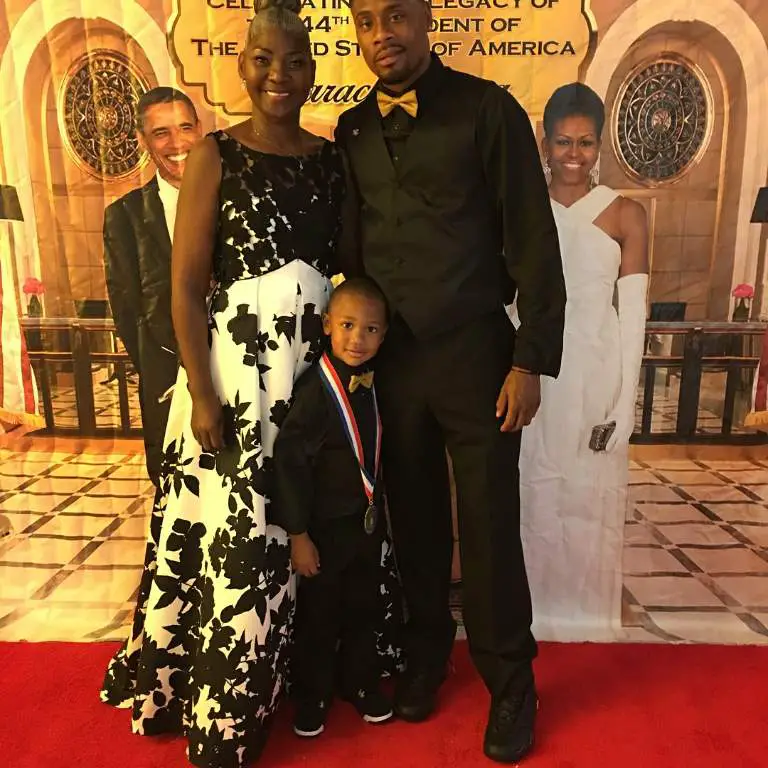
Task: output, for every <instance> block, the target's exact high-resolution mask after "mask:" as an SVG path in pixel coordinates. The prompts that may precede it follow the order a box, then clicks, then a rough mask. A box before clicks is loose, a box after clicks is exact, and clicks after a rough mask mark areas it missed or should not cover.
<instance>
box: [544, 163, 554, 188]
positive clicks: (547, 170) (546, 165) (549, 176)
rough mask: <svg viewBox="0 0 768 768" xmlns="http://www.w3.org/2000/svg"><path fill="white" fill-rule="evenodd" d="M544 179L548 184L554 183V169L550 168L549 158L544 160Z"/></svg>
mask: <svg viewBox="0 0 768 768" xmlns="http://www.w3.org/2000/svg"><path fill="white" fill-rule="evenodd" d="M544 178H545V179H546V180H547V184H549V183H550V182H551V181H552V169H551V168H550V167H549V158H548V157H545V158H544Z"/></svg>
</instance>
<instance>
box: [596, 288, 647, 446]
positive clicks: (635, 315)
mask: <svg viewBox="0 0 768 768" xmlns="http://www.w3.org/2000/svg"><path fill="white" fill-rule="evenodd" d="M616 288H617V291H618V298H619V309H618V314H619V338H620V339H621V344H620V346H621V389H620V391H619V397H618V400H617V401H616V405H615V406H614V407H613V410H612V411H611V413H610V414H609V415H608V418H607V419H606V422H610V421H615V422H616V429H615V430H614V432H613V434H612V435H611V437H610V438H609V439H608V443H607V445H606V448H605V450H606V452H608V453H611V452H613V451H616V450H617V449H619V448H623V447H625V446H626V445H627V444H628V443H629V438H630V437H631V436H632V432H633V431H634V428H635V400H636V398H637V382H638V380H639V378H640V367H641V365H642V362H643V349H644V347H645V316H646V302H647V298H648V275H646V274H634V275H625V276H624V277H620V278H619V279H618V280H617V281H616Z"/></svg>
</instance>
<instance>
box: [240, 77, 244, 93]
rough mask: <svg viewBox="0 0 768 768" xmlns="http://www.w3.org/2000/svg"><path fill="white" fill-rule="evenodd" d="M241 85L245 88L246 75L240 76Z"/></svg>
mask: <svg viewBox="0 0 768 768" xmlns="http://www.w3.org/2000/svg"><path fill="white" fill-rule="evenodd" d="M240 86H241V87H242V89H243V90H245V78H244V77H241V78H240Z"/></svg>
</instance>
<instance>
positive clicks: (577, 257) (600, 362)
mask: <svg viewBox="0 0 768 768" xmlns="http://www.w3.org/2000/svg"><path fill="white" fill-rule="evenodd" d="M617 196H618V193H617V192H615V191H614V190H612V189H609V188H608V187H604V186H598V187H595V188H594V189H592V190H591V191H590V192H589V194H587V195H586V196H585V197H583V198H581V199H580V200H578V201H577V202H576V203H574V204H573V205H571V206H570V207H567V208H566V207H565V206H563V205H560V203H558V202H556V201H554V200H553V201H552V209H553V211H554V215H555V221H556V223H557V230H558V234H559V237H560V247H561V252H562V260H563V272H564V275H565V285H566V291H567V296H568V301H567V304H566V310H565V333H564V339H563V358H562V367H561V373H560V376H559V377H558V378H557V379H556V380H553V379H551V378H546V377H542V380H541V408H540V410H539V412H538V413H537V415H536V417H535V418H534V420H533V422H532V423H531V425H530V426H529V427H527V428H526V429H524V430H523V436H522V448H521V456H520V478H521V489H520V490H521V515H522V537H523V546H524V550H525V558H526V566H527V569H528V576H529V579H530V585H531V592H532V597H533V615H534V622H533V629H534V632H535V634H536V637H537V638H539V639H541V640H557V641H575V640H611V639H616V638H617V637H619V636H620V633H621V583H622V570H621V559H622V544H623V528H624V518H625V509H626V501H627V482H628V456H627V447H626V446H622V447H620V448H617V449H616V452H614V453H610V454H607V453H595V452H593V451H592V450H590V448H589V438H590V433H591V431H592V427H593V426H595V425H596V424H602V423H604V422H605V421H606V417H607V416H608V414H609V413H610V412H611V409H612V408H613V406H614V405H615V403H616V400H617V398H618V395H619V390H620V387H621V344H620V338H619V322H618V316H617V313H616V310H615V308H614V305H613V297H614V287H615V284H616V280H617V278H618V274H619V266H620V263H621V249H620V247H619V245H618V243H617V242H616V241H615V240H613V239H612V238H611V237H609V236H608V235H607V234H606V233H605V232H604V231H603V230H601V229H600V228H599V227H597V226H595V224H594V221H595V219H596V218H597V217H598V216H599V215H600V214H601V213H602V212H603V211H604V210H605V209H606V208H607V207H608V206H609V205H610V204H611V203H612V202H613V201H614V200H615V199H616V197H617Z"/></svg>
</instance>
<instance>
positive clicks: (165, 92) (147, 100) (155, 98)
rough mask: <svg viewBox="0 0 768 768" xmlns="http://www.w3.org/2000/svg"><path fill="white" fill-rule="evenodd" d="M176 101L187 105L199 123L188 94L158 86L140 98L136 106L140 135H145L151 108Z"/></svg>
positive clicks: (167, 86)
mask: <svg viewBox="0 0 768 768" xmlns="http://www.w3.org/2000/svg"><path fill="white" fill-rule="evenodd" d="M175 101H180V102H182V103H183V104H186V105H187V106H188V107H189V108H190V110H191V111H192V114H193V115H194V117H195V122H198V119H199V118H198V117H197V110H196V109H195V105H194V104H193V103H192V99H190V98H189V96H187V94H186V93H182V92H181V91H178V90H176V88H171V87H170V86H169V85H158V86H157V88H150V90H148V91H147V92H146V93H143V94H142V95H141V97H140V98H139V102H138V104H137V105H136V130H137V131H138V132H139V133H144V118H145V117H146V115H147V110H148V109H149V108H150V107H154V106H155V104H173V103H174V102H175Z"/></svg>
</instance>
